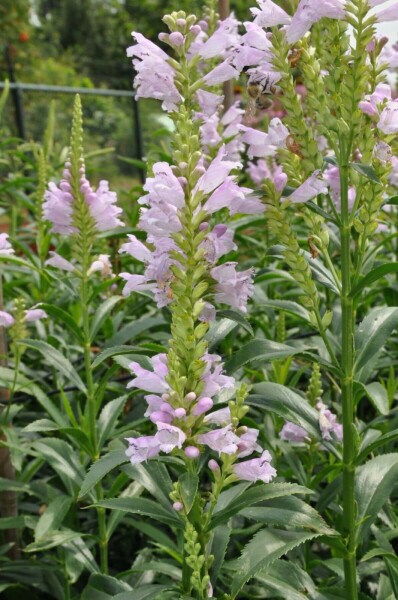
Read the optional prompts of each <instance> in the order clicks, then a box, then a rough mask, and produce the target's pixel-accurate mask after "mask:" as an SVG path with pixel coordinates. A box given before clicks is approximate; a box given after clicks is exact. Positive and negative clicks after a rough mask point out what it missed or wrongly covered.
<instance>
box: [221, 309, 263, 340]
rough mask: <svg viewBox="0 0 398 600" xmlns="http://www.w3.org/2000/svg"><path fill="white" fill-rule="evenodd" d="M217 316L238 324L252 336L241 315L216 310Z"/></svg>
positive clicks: (245, 320)
mask: <svg viewBox="0 0 398 600" xmlns="http://www.w3.org/2000/svg"><path fill="white" fill-rule="evenodd" d="M217 316H218V317H221V318H224V319H230V320H231V321H235V323H239V325H241V326H242V327H243V329H245V330H246V331H247V332H248V333H250V335H254V331H253V329H252V326H251V325H250V323H249V321H248V320H247V319H246V318H245V317H244V316H243V315H242V313H240V312H238V311H236V310H218V311H217Z"/></svg>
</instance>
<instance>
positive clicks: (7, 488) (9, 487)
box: [0, 477, 33, 494]
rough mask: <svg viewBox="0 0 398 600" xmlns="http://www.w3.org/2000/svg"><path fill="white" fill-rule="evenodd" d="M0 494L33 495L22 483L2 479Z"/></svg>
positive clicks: (0, 479)
mask: <svg viewBox="0 0 398 600" xmlns="http://www.w3.org/2000/svg"><path fill="white" fill-rule="evenodd" d="M0 492H17V493H22V492H23V493H25V494H32V493H33V492H32V490H31V489H30V487H29V485H28V484H27V483H25V482H24V481H14V480H13V479H5V478H4V477H0Z"/></svg>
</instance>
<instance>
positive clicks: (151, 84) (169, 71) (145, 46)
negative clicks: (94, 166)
mask: <svg viewBox="0 0 398 600" xmlns="http://www.w3.org/2000/svg"><path fill="white" fill-rule="evenodd" d="M131 35H132V36H133V38H134V39H135V40H136V41H137V44H135V45H134V46H130V48H127V56H133V57H134V59H133V66H134V68H135V70H136V72H137V74H136V76H135V78H134V87H135V89H136V90H137V94H136V97H137V98H154V99H155V100H161V101H162V108H163V110H166V111H168V112H170V111H175V110H177V108H178V105H179V104H180V102H181V101H182V97H181V94H180V93H179V91H178V90H177V88H176V86H175V81H174V79H175V71H174V69H173V67H172V66H171V65H170V64H169V62H168V60H169V57H168V55H167V54H166V53H165V52H163V50H161V49H160V48H158V46H156V45H155V44H153V43H152V42H151V41H149V40H147V39H146V38H145V37H144V36H143V35H141V34H140V33H136V32H133V33H132V34H131Z"/></svg>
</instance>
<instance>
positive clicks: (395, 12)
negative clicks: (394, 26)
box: [374, 2, 398, 23]
mask: <svg viewBox="0 0 398 600" xmlns="http://www.w3.org/2000/svg"><path fill="white" fill-rule="evenodd" d="M374 16H375V17H376V19H377V21H378V22H379V23H386V22H387V21H397V20H398V2H394V4H391V6H387V7H386V8H382V9H381V10H378V11H377V12H376V13H375V14H374Z"/></svg>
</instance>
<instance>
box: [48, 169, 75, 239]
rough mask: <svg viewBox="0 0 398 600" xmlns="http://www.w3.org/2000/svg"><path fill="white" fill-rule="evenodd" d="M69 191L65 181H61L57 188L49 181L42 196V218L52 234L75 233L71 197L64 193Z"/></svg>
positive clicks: (69, 194)
mask: <svg viewBox="0 0 398 600" xmlns="http://www.w3.org/2000/svg"><path fill="white" fill-rule="evenodd" d="M63 184H65V185H63ZM69 189H70V185H69V183H68V182H66V181H61V182H60V186H59V187H57V186H56V185H55V183H54V182H53V181H50V183H49V184H48V190H47V191H46V192H45V194H44V203H43V218H44V219H46V220H47V221H50V223H51V224H52V226H51V231H52V232H54V233H61V234H64V235H71V234H72V233H74V232H75V231H76V228H75V227H73V226H72V214H73V196H72V195H71V193H70V192H69V191H65V190H69Z"/></svg>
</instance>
